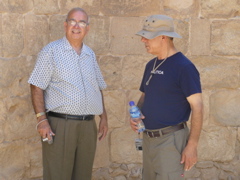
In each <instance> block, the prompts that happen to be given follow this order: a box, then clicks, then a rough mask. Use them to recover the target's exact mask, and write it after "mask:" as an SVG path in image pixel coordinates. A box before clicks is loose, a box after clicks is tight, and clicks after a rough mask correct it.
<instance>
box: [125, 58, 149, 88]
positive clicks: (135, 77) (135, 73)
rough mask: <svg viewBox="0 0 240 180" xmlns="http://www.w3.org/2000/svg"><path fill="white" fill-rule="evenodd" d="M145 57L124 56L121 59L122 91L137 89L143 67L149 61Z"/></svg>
mask: <svg viewBox="0 0 240 180" xmlns="http://www.w3.org/2000/svg"><path fill="white" fill-rule="evenodd" d="M150 60H151V58H150V57H146V56H130V55H129V56H126V57H124V59H123V67H122V77H123V79H122V86H123V88H124V89H135V90H136V89H139V87H140V83H141V80H142V76H143V72H144V69H145V65H146V63H147V62H148V61H150Z"/></svg>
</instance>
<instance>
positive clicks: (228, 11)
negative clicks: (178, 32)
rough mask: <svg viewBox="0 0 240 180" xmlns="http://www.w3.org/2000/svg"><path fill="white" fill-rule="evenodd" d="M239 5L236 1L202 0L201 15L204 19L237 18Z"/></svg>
mask: <svg viewBox="0 0 240 180" xmlns="http://www.w3.org/2000/svg"><path fill="white" fill-rule="evenodd" d="M239 9H240V3H239V2H238V1H237V0H233V1H228V0H221V1H218V0H202V1H201V14H202V16H203V17H205V18H207V17H208V18H230V17H235V16H239Z"/></svg>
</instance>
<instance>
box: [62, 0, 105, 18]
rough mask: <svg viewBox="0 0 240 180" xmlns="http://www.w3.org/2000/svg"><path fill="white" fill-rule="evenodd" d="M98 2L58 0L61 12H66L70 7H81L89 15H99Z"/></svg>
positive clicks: (89, 0)
mask: <svg viewBox="0 0 240 180" xmlns="http://www.w3.org/2000/svg"><path fill="white" fill-rule="evenodd" d="M100 3H101V1H99V0H71V1H66V0H59V4H60V8H61V13H62V14H67V13H68V11H70V10H71V9H72V8H75V7H81V8H83V9H84V10H85V11H86V12H87V13H88V14H89V15H99V13H100Z"/></svg>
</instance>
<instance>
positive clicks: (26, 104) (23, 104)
mask: <svg viewBox="0 0 240 180" xmlns="http://www.w3.org/2000/svg"><path fill="white" fill-rule="evenodd" d="M6 108H7V112H8V116H7V117H6V122H7V123H6V124H5V126H4V137H5V141H16V140H19V139H27V138H29V137H33V136H36V135H37V132H36V131H34V129H35V124H36V120H35V116H34V113H33V109H32V104H31V100H30V97H22V98H20V97H15V98H13V97H12V98H8V99H7V101H6Z"/></svg>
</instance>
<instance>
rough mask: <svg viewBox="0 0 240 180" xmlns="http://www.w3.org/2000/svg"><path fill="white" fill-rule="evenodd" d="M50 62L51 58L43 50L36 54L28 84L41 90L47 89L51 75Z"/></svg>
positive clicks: (51, 66) (51, 65) (51, 67)
mask: <svg viewBox="0 0 240 180" xmlns="http://www.w3.org/2000/svg"><path fill="white" fill-rule="evenodd" d="M51 60H52V58H51V56H50V55H49V52H48V51H47V50H45V49H43V50H42V51H41V52H40V53H39V54H38V57H37V61H36V64H35V67H34V69H33V71H32V74H31V76H30V78H29V80H28V83H29V84H32V85H34V86H37V87H39V88H41V89H42V90H45V89H46V88H47V87H48V84H49V82H50V81H51V77H52V73H53V64H52V61H51Z"/></svg>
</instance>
